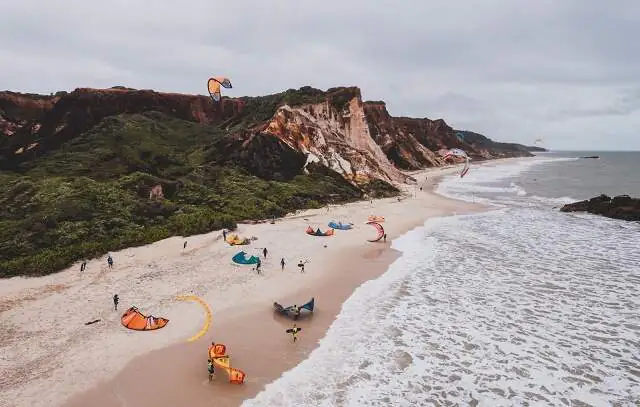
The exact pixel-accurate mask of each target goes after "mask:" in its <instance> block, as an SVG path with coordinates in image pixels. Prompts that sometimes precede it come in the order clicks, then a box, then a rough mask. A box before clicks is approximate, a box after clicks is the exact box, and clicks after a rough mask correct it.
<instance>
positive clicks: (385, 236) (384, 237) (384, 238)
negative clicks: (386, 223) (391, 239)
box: [382, 233, 387, 242]
mask: <svg viewBox="0 0 640 407" xmlns="http://www.w3.org/2000/svg"><path fill="white" fill-rule="evenodd" d="M382 239H383V240H384V241H385V242H386V241H387V234H386V233H385V234H384V235H383V236H382Z"/></svg>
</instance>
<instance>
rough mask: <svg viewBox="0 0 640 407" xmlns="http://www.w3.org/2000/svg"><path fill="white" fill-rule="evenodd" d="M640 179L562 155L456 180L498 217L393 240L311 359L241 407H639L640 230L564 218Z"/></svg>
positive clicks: (635, 186) (615, 160) (456, 187)
mask: <svg viewBox="0 0 640 407" xmlns="http://www.w3.org/2000/svg"><path fill="white" fill-rule="evenodd" d="M596 154H597V155H600V157H601V158H600V159H599V160H592V159H576V158H574V157H576V156H578V155H596ZM634 166H635V167H634ZM637 174H640V153H589V154H585V153H570V152H563V153H550V154H542V155H540V156H538V157H536V158H533V159H530V160H526V161H519V162H517V163H507V164H495V163H489V164H488V165H482V166H474V167H472V168H471V170H470V171H469V173H468V174H467V176H465V177H464V178H462V179H461V178H459V177H457V176H451V177H447V178H445V179H444V180H443V181H442V182H441V183H440V185H439V186H438V188H437V192H438V193H440V194H442V195H445V196H449V197H455V198H458V199H463V200H467V201H475V202H483V203H486V204H490V205H492V206H493V210H492V211H490V212H485V213H481V214H473V215H456V216H449V217H443V218H435V219H430V220H428V221H427V222H426V223H425V225H424V227H420V228H417V229H414V230H412V231H410V232H409V233H407V234H405V235H403V236H401V237H400V238H398V239H396V240H394V241H393V244H392V246H393V247H394V248H395V249H397V250H400V251H401V252H402V256H401V257H400V258H399V259H398V260H397V261H395V262H394V263H393V264H392V265H391V266H390V267H389V270H388V271H387V272H386V273H385V274H384V275H383V276H381V277H380V278H378V279H376V280H373V281H369V282H367V283H365V284H363V285H362V286H361V287H359V288H358V289H357V290H356V291H355V293H354V294H353V295H352V296H351V297H350V298H349V299H348V300H347V301H346V302H345V304H344V306H343V308H342V310H341V312H340V314H339V316H338V318H337V319H336V321H335V322H334V323H333V324H332V326H331V327H330V329H329V331H328V333H327V334H326V336H325V337H324V338H323V339H322V340H321V342H320V345H319V347H318V348H317V349H315V350H314V351H313V352H312V353H311V355H310V357H309V358H308V359H306V360H305V361H303V362H302V363H301V364H300V365H298V366H297V367H295V368H293V369H292V370H290V371H288V372H286V373H285V374H284V375H283V376H282V377H281V378H280V379H278V380H276V381H275V382H273V383H271V384H269V385H267V387H266V388H265V390H264V391H262V392H261V393H259V394H258V395H257V396H256V397H255V398H254V399H252V400H247V401H246V402H245V403H244V404H243V405H244V406H245V407H258V406H260V407H262V406H296V407H319V406H491V407H497V406H581V407H582V406H638V405H640V224H637V223H631V222H623V221H618V220H612V219H607V218H603V217H598V216H594V215H589V214H577V213H561V212H559V211H558V207H559V206H560V205H562V204H563V203H567V202H571V201H574V200H579V199H586V198H590V197H592V196H595V195H598V194H600V193H607V194H610V195H616V194H629V195H631V196H640V177H638V175H637Z"/></svg>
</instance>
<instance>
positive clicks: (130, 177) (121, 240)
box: [0, 109, 397, 277]
mask: <svg viewBox="0 0 640 407" xmlns="http://www.w3.org/2000/svg"><path fill="white" fill-rule="evenodd" d="M269 110H270V109H269ZM245 119H247V121H249V122H253V121H254V120H255V118H248V117H247V118H245ZM239 124H240V123H236V124H235V125H239ZM247 124H248V123H246V122H245V123H242V125H243V126H245V125H247ZM224 137H228V136H227V135H226V133H224V132H222V131H221V130H220V129H219V128H218V127H213V126H206V125H202V124H197V123H192V122H188V121H183V120H179V119H175V118H171V117H168V116H165V115H163V114H160V113H156V112H148V113H144V114H133V115H118V116H111V117H108V118H105V119H103V120H102V121H101V122H100V123H99V124H98V125H97V126H95V127H93V128H92V129H91V130H89V131H87V132H86V133H84V134H82V135H80V136H78V137H76V138H74V139H73V140H71V141H69V142H67V143H65V144H63V145H62V146H61V148H58V149H56V150H53V151H50V152H48V153H46V154H44V155H42V156H40V157H38V158H37V159H35V160H31V161H26V162H23V163H22V164H21V165H20V167H19V168H18V169H17V171H15V172H8V171H4V172H2V173H0V188H2V190H3V193H2V194H1V195H0V215H1V216H0V219H1V220H0V277H10V276H16V275H43V274H48V273H52V272H55V271H58V270H60V269H62V268H65V267H68V266H69V265H71V264H72V263H73V262H74V261H77V260H80V259H83V258H91V257H95V256H100V255H103V254H104V253H106V252H108V251H112V250H118V249H122V248H125V247H129V246H137V245H142V244H147V243H151V242H154V241H157V240H160V239H163V238H166V237H169V236H173V235H183V236H186V235H191V234H197V233H204V232H208V231H211V230H214V229H220V228H223V227H226V228H234V227H235V223H236V222H237V221H240V220H246V219H260V218H269V217H272V216H282V215H284V214H286V213H287V212H291V211H294V210H296V209H304V208H314V207H319V206H320V205H322V204H324V203H327V202H328V200H329V199H335V200H338V201H349V200H355V199H358V198H360V197H361V196H362V191H361V190H360V189H358V188H356V187H354V186H352V185H351V184H349V183H348V182H346V181H345V180H344V179H343V178H342V177H340V176H339V175H337V174H336V173H334V172H332V171H331V170H328V169H326V168H323V167H310V168H309V169H310V174H308V175H298V176H295V177H294V178H293V179H291V180H288V181H286V182H285V181H266V180H264V179H261V178H258V177H256V176H253V175H251V174H250V173H249V172H248V171H247V170H246V169H243V168H241V167H239V166H235V165H233V163H229V162H228V160H227V161H225V160H224V157H223V156H222V155H223V152H217V151H216V145H219V144H224V143H220V140H221V139H222V138H224ZM223 164H224V165H223ZM158 184H159V185H161V186H162V189H163V192H164V199H149V191H150V189H151V187H153V186H154V185H158ZM365 189H366V190H367V191H369V190H370V191H371V192H373V193H374V194H375V193H376V192H377V191H380V193H384V194H393V193H395V192H397V191H395V190H394V189H393V188H389V185H388V184H384V185H378V184H372V185H370V187H369V188H365Z"/></svg>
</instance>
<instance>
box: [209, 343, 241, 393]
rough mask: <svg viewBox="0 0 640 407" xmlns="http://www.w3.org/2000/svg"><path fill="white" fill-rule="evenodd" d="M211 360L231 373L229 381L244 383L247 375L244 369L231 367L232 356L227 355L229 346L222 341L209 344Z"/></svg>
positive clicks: (219, 367)
mask: <svg viewBox="0 0 640 407" xmlns="http://www.w3.org/2000/svg"><path fill="white" fill-rule="evenodd" d="M209 360H211V361H212V362H213V366H214V367H215V368H216V369H222V370H224V371H225V372H227V374H228V375H229V382H230V383H233V384H242V383H244V379H245V377H246V376H247V375H246V374H245V373H244V372H243V371H242V370H240V369H236V368H233V367H231V358H230V357H229V355H227V347H226V346H225V345H223V344H221V343H216V344H215V345H211V346H209Z"/></svg>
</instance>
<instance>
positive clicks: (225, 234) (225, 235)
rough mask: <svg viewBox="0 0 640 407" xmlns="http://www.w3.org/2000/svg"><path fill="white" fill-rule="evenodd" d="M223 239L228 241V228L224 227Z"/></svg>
mask: <svg viewBox="0 0 640 407" xmlns="http://www.w3.org/2000/svg"><path fill="white" fill-rule="evenodd" d="M222 239H223V240H224V241H225V242H226V241H227V230H226V229H222Z"/></svg>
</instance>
